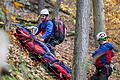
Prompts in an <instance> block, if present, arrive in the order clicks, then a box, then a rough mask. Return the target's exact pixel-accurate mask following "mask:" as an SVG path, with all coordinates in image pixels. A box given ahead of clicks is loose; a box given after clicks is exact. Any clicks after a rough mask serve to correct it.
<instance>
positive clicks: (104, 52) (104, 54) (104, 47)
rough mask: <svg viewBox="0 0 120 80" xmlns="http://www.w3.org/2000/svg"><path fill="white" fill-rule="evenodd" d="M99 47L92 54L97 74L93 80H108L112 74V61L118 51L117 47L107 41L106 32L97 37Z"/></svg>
mask: <svg viewBox="0 0 120 80" xmlns="http://www.w3.org/2000/svg"><path fill="white" fill-rule="evenodd" d="M96 38H97V40H98V43H99V47H98V48H97V49H96V50H95V51H94V52H93V53H92V57H93V62H94V65H95V67H96V73H95V74H94V75H93V76H92V78H91V80H108V77H109V76H110V75H111V73H112V67H111V60H112V57H113V56H114V54H115V52H117V50H116V49H115V46H114V45H113V44H112V43H110V42H108V41H107V35H106V33H105V32H100V33H98V34H97V36H96Z"/></svg>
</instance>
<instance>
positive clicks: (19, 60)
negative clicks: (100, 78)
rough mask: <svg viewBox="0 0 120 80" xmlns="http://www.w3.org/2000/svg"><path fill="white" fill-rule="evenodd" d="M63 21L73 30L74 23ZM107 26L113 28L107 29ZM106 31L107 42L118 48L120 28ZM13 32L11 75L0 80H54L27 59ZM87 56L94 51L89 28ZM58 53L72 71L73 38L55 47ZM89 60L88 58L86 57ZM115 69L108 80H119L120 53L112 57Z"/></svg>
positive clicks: (39, 66)
mask: <svg viewBox="0 0 120 80" xmlns="http://www.w3.org/2000/svg"><path fill="white" fill-rule="evenodd" d="M62 18H64V19H65V24H66V26H67V28H68V32H69V31H73V30H74V28H75V27H74V25H73V24H75V22H74V20H72V18H70V17H69V16H64V17H62ZM109 26H113V27H112V28H109ZM106 28H107V29H106V31H107V33H108V36H109V37H110V39H109V41H111V42H113V43H114V44H116V46H117V47H118V48H120V35H119V34H120V30H119V29H120V26H119V27H118V25H114V24H113V25H109V24H106ZM14 32H15V30H11V31H10V32H8V33H9V37H10V45H9V56H8V63H9V64H10V68H11V73H10V76H7V75H6V76H2V78H1V79H2V80H55V79H53V78H52V76H50V75H49V73H48V72H47V71H46V69H45V68H44V67H43V66H42V64H41V63H38V62H34V61H32V60H31V59H30V58H29V53H28V51H27V50H25V49H23V48H22V47H21V46H20V45H19V42H18V41H17V40H16V38H15V37H14V35H13V34H14ZM89 42H90V43H89V54H90V53H92V52H93V51H94V49H95V44H94V39H93V29H92V28H90V40H89ZM56 49H57V50H58V51H60V55H61V56H60V58H59V59H60V60H62V61H63V62H64V63H65V64H67V65H68V66H69V67H70V68H71V69H72V60H73V50H74V36H69V37H68V36H67V37H66V39H65V41H64V42H63V43H62V44H60V45H59V46H57V47H56ZM88 58H89V57H88ZM114 60H115V61H116V62H115V68H116V70H114V71H113V74H112V75H111V77H110V80H120V52H119V53H117V55H116V56H115V57H114ZM88 65H89V67H88V77H90V76H91V75H92V74H93V73H94V71H95V67H94V65H93V64H92V61H89V62H88Z"/></svg>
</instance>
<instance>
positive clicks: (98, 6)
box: [92, 0, 105, 46]
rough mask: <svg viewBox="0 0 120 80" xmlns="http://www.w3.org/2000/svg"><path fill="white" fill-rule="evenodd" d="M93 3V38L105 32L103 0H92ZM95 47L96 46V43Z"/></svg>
mask: <svg viewBox="0 0 120 80" xmlns="http://www.w3.org/2000/svg"><path fill="white" fill-rule="evenodd" d="M92 2H93V16H94V38H95V41H96V35H97V34H98V33H99V32H101V31H103V32H104V31H105V17H104V3H103V0H92ZM95 43H96V46H97V42H95Z"/></svg>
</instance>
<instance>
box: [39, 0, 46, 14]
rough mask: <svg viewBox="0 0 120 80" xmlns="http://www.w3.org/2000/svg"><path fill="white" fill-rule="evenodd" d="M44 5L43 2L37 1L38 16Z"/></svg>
mask: <svg viewBox="0 0 120 80" xmlns="http://www.w3.org/2000/svg"><path fill="white" fill-rule="evenodd" d="M44 5H45V0H38V9H39V10H38V11H39V14H40V11H41V10H42V9H44V8H45V7H44Z"/></svg>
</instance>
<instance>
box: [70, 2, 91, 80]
mask: <svg viewBox="0 0 120 80" xmlns="http://www.w3.org/2000/svg"><path fill="white" fill-rule="evenodd" d="M76 13H77V14H76V28H75V46H74V57H73V59H74V60H73V70H74V71H73V76H72V80H87V60H88V59H87V54H88V43H89V26H90V25H89V23H90V0H77V12H76Z"/></svg>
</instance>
